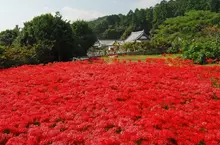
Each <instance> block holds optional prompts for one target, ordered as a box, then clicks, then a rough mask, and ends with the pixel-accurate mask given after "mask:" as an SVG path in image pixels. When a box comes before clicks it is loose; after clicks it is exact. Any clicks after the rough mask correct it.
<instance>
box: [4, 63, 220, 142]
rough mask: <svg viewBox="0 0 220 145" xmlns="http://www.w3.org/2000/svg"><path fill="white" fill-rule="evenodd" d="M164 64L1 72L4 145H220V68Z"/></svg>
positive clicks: (65, 65) (61, 65)
mask: <svg viewBox="0 0 220 145" xmlns="http://www.w3.org/2000/svg"><path fill="white" fill-rule="evenodd" d="M165 61H166V60H159V59H158V60H157V59H155V60H149V59H148V60H146V62H139V63H126V62H123V63H119V62H116V63H113V64H107V63H104V62H103V61H96V62H95V63H91V62H69V63H55V64H48V65H45V66H43V65H38V66H22V67H18V68H11V69H6V70H0V144H1V145H4V144H6V145H23V144H28V145H37V144H40V145H49V144H52V145H74V144H85V145H119V144H122V145H140V144H143V145H177V144H178V145H196V144H197V145H215V144H220V81H219V80H220V67H202V66H194V65H190V64H187V63H188V62H182V61H178V60H169V61H170V62H169V64H167V63H166V62H165Z"/></svg>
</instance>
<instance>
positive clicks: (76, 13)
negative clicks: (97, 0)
mask: <svg viewBox="0 0 220 145" xmlns="http://www.w3.org/2000/svg"><path fill="white" fill-rule="evenodd" d="M60 12H61V14H62V15H63V17H64V18H65V19H67V20H71V21H74V20H93V19H96V18H98V17H101V16H105V14H103V13H100V12H97V11H88V10H83V9H75V8H71V7H63V8H62V9H61V11H60Z"/></svg>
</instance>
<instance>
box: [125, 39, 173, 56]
mask: <svg viewBox="0 0 220 145" xmlns="http://www.w3.org/2000/svg"><path fill="white" fill-rule="evenodd" d="M168 47H169V46H167V44H166V42H164V43H155V42H136V43H125V44H123V45H122V49H123V50H124V51H125V52H131V53H136V54H144V55H152V54H161V53H165V52H166V50H167V48H168Z"/></svg>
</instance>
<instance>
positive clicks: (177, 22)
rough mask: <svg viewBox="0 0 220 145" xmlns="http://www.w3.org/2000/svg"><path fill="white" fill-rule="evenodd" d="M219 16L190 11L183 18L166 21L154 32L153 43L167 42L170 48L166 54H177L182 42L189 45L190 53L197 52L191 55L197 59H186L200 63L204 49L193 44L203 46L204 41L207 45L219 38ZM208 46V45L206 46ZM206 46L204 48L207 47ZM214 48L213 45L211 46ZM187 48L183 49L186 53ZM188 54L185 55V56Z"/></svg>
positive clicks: (205, 12)
mask: <svg viewBox="0 0 220 145" xmlns="http://www.w3.org/2000/svg"><path fill="white" fill-rule="evenodd" d="M219 24H220V14H219V13H212V12H209V11H190V12H187V13H186V14H185V15H184V16H179V17H176V18H170V19H167V20H166V21H165V22H164V23H163V24H162V25H160V26H159V28H158V29H156V30H155V31H154V37H153V41H156V42H159V43H160V42H167V43H168V44H169V45H170V46H171V47H170V48H169V49H168V51H167V52H168V53H178V52H179V51H182V48H183V47H186V46H184V45H183V44H184V43H183V42H186V43H188V44H189V45H190V48H191V49H190V52H191V51H196V50H197V51H199V52H198V53H193V54H191V55H199V56H198V58H195V56H194V57H192V56H188V57H187V58H195V59H196V60H198V61H199V62H201V59H200V60H199V58H201V55H202V54H201V52H200V50H202V51H204V50H206V49H203V48H200V46H198V47H195V46H197V44H194V42H198V43H199V44H200V43H201V45H203V42H204V40H206V41H207V43H211V42H212V41H213V40H214V39H219V38H220V37H219V36H220V30H219ZM207 45H208V44H207ZM207 45H206V47H207ZM213 47H214V45H213ZM186 50H187V48H185V49H184V51H186ZM187 54H188V53H186V55H187ZM189 54H190V53H189Z"/></svg>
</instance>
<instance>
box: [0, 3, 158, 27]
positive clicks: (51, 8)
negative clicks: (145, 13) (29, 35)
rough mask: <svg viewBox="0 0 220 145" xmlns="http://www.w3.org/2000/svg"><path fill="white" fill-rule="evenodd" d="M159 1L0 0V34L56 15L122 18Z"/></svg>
mask: <svg viewBox="0 0 220 145" xmlns="http://www.w3.org/2000/svg"><path fill="white" fill-rule="evenodd" d="M160 1H161V0H0V18H1V21H0V31H2V30H5V29H11V28H14V26H15V25H16V24H18V25H19V26H22V25H23V22H25V21H29V20H31V19H32V18H33V17H34V16H37V15H40V14H43V13H54V12H56V11H59V12H60V13H61V14H62V15H63V17H64V18H65V19H68V20H71V21H74V20H77V19H83V20H91V19H95V18H98V17H100V16H104V15H110V14H119V13H122V14H126V13H128V11H129V10H130V9H132V10H134V9H135V8H147V7H150V6H154V5H155V4H156V3H158V2H160Z"/></svg>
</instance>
